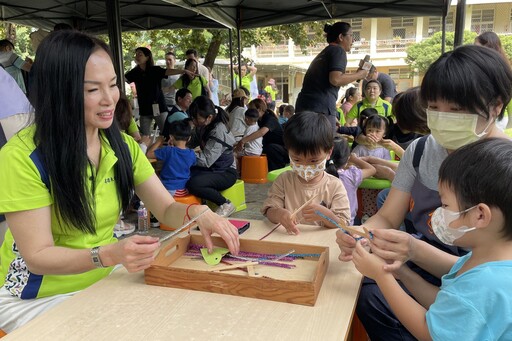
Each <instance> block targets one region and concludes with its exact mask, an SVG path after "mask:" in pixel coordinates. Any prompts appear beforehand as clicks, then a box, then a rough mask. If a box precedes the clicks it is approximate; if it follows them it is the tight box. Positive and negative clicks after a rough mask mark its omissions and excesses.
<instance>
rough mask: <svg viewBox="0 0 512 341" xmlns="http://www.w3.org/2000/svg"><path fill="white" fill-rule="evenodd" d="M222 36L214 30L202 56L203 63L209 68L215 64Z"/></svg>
mask: <svg viewBox="0 0 512 341" xmlns="http://www.w3.org/2000/svg"><path fill="white" fill-rule="evenodd" d="M222 41H223V37H222V34H221V33H220V32H215V33H214V35H213V38H212V41H211V42H210V46H208V52H206V57H205V58H204V63H203V64H204V65H205V66H208V67H210V68H213V65H214V64H215V58H217V55H218V54H219V49H220V45H221V44H222Z"/></svg>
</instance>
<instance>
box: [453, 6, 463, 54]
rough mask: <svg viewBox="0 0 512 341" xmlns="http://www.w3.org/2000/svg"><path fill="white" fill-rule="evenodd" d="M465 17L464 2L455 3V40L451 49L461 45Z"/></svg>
mask: <svg viewBox="0 0 512 341" xmlns="http://www.w3.org/2000/svg"><path fill="white" fill-rule="evenodd" d="M465 16H466V0H458V2H457V18H456V19H455V38H454V40H453V47H454V48H456V47H457V46H460V45H462V42H463V40H464V17H465Z"/></svg>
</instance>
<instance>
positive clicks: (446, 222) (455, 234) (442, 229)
mask: <svg viewBox="0 0 512 341" xmlns="http://www.w3.org/2000/svg"><path fill="white" fill-rule="evenodd" d="M475 207H476V206H473V207H471V208H468V209H467V210H464V211H461V212H453V211H450V210H447V209H446V208H443V207H439V208H438V209H436V210H435V211H434V214H433V215H432V220H431V223H432V229H433V230H434V234H435V235H436V237H437V238H439V240H440V241H442V242H443V243H445V244H446V245H453V242H454V241H456V240H457V239H459V238H460V237H462V236H463V235H464V234H465V233H466V232H470V231H473V230H475V229H476V227H467V226H461V227H458V228H452V227H450V224H451V223H452V222H453V221H454V220H457V219H458V218H459V217H460V215H461V214H462V213H465V212H468V211H469V210H471V209H473V208H475Z"/></svg>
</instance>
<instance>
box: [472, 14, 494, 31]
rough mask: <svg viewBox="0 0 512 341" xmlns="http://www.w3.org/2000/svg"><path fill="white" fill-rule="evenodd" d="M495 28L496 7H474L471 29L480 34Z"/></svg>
mask: <svg viewBox="0 0 512 341" xmlns="http://www.w3.org/2000/svg"><path fill="white" fill-rule="evenodd" d="M493 30H494V9H473V12H472V13H471V31H473V32H476V33H478V34H480V33H482V32H487V31H493Z"/></svg>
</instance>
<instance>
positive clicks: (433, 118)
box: [427, 109, 494, 150]
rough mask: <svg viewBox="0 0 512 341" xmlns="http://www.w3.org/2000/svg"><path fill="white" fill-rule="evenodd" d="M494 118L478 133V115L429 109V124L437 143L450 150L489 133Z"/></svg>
mask: <svg viewBox="0 0 512 341" xmlns="http://www.w3.org/2000/svg"><path fill="white" fill-rule="evenodd" d="M493 121H494V120H490V121H489V123H488V124H487V126H486V127H485V129H484V130H483V131H482V132H481V133H480V134H477V133H476V124H477V122H478V115H474V114H466V113H451V112H443V111H435V110H430V109H427V125H428V127H429V128H430V131H431V133H432V136H434V138H435V139H436V141H437V143H439V144H440V145H441V146H443V147H444V148H446V149H449V150H456V149H458V148H460V147H462V146H465V145H467V144H470V143H471V142H475V141H478V140H479V139H481V138H482V137H483V136H485V135H486V134H487V130H488V129H489V127H490V126H491V124H492V123H493Z"/></svg>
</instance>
